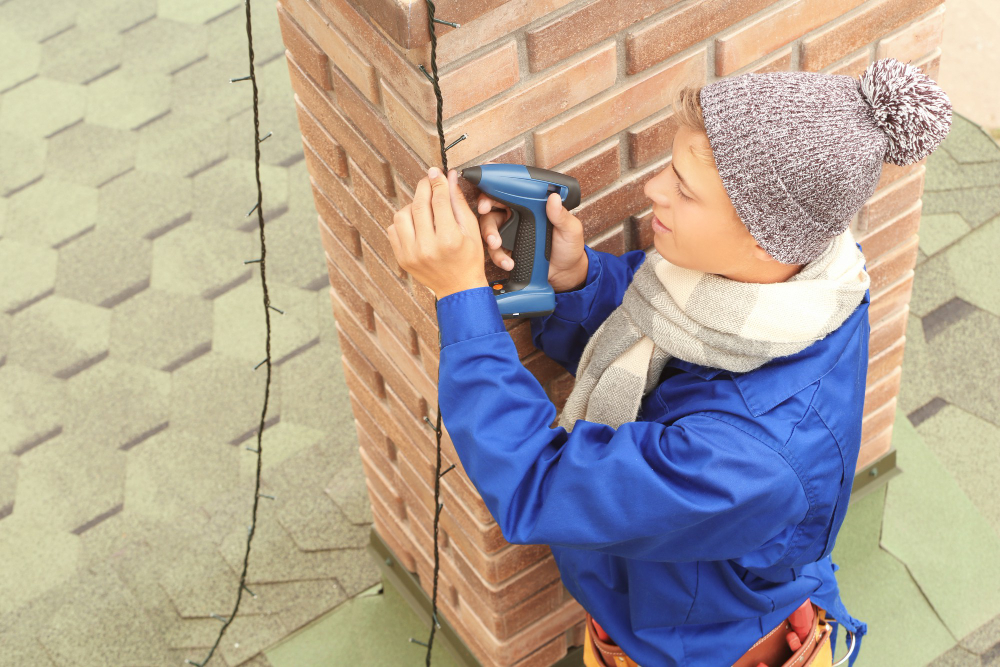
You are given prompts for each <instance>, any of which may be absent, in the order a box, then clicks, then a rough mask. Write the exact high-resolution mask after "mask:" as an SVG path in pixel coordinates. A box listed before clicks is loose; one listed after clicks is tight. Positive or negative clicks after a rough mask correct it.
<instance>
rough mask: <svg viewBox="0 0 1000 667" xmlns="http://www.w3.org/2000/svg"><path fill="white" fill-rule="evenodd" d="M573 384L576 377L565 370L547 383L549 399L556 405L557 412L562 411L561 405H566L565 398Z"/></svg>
mask: <svg viewBox="0 0 1000 667" xmlns="http://www.w3.org/2000/svg"><path fill="white" fill-rule="evenodd" d="M575 386H576V378H575V377H573V376H572V375H570V374H569V373H567V372H565V371H564V372H563V374H562V375H561V376H559V377H557V378H556V379H554V380H553V381H552V382H550V383H549V399H550V400H551V401H552V404H553V405H555V406H556V411H557V412H562V409H563V407H565V405H566V399H568V398H569V395H570V394H571V393H572V392H573V387H575Z"/></svg>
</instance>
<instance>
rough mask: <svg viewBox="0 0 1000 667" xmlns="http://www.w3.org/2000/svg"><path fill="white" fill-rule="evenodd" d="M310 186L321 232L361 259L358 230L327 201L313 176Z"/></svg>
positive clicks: (310, 178) (310, 179)
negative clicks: (335, 238)
mask: <svg viewBox="0 0 1000 667" xmlns="http://www.w3.org/2000/svg"><path fill="white" fill-rule="evenodd" d="M309 184H310V186H311V187H312V192H313V202H314V203H315V204H316V210H317V211H319V216H318V222H319V226H320V232H323V231H324V230H325V231H326V232H328V233H330V234H332V235H335V236H336V237H337V238H338V239H339V240H340V242H341V243H343V244H344V247H345V248H347V250H348V252H350V253H351V254H352V255H354V256H355V257H357V258H358V259H361V234H359V233H358V230H357V228H356V227H355V226H354V225H352V224H351V223H349V222H348V221H347V220H345V219H344V216H342V215H341V214H340V211H338V210H337V207H336V206H334V205H333V202H331V201H330V200H329V199H327V198H326V195H324V194H323V192H322V191H321V190H320V189H319V186H318V185H316V181H315V180H313V178H312V176H310V177H309Z"/></svg>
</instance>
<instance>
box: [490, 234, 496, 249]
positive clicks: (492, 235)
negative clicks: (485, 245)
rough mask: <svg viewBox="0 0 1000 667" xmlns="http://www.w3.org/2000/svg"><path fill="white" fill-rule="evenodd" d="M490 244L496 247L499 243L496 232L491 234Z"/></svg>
mask: <svg viewBox="0 0 1000 667" xmlns="http://www.w3.org/2000/svg"><path fill="white" fill-rule="evenodd" d="M490 245H491V246H493V247H494V248H495V247H496V245H497V237H496V234H490Z"/></svg>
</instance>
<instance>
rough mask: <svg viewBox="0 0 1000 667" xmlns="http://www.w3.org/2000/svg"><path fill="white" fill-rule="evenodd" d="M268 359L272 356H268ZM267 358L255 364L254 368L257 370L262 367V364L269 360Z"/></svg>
mask: <svg viewBox="0 0 1000 667" xmlns="http://www.w3.org/2000/svg"><path fill="white" fill-rule="evenodd" d="M267 359H270V357H268V358H267ZM267 359H265V360H264V361H262V362H260V363H259V364H257V365H256V366H254V367H253V369H254V370H257V369H258V368H260V367H261V364H263V363H264V362H265V361H267Z"/></svg>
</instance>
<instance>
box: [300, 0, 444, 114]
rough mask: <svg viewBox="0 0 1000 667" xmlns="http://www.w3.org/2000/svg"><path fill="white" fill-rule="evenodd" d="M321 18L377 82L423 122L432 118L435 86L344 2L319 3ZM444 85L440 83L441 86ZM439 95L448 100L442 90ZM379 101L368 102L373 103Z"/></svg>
mask: <svg viewBox="0 0 1000 667" xmlns="http://www.w3.org/2000/svg"><path fill="white" fill-rule="evenodd" d="M317 4H318V5H319V7H320V8H321V9H322V11H323V14H325V15H326V17H327V18H328V19H329V20H330V22H331V23H333V24H334V25H336V26H339V27H340V28H341V29H342V30H343V33H344V35H345V36H346V37H347V39H348V40H349V41H350V43H351V44H353V45H354V47H355V48H356V49H357V50H358V51H360V52H361V54H362V55H363V56H364V57H365V59H366V60H368V62H370V63H372V65H374V66H375V69H376V70H377V71H378V75H379V78H380V79H382V80H385V81H387V82H388V83H389V85H391V86H392V87H393V88H395V89H396V90H398V91H400V93H401V94H402V95H404V96H405V97H406V99H407V100H409V101H411V103H412V105H413V108H414V109H415V110H416V111H417V113H419V114H420V115H421V116H422V117H423V118H424V120H425V121H433V120H434V118H435V113H436V111H435V104H436V99H435V96H434V86H433V85H432V84H431V82H430V81H429V80H428V79H427V77H425V76H424V75H423V73H422V72H421V71H420V70H419V69H417V67H416V66H415V65H413V64H412V63H410V62H409V61H407V60H406V59H405V58H404V57H403V56H402V55H401V53H400V52H399V51H398V50H397V49H395V48H393V46H392V45H391V44H390V43H388V42H387V41H386V40H385V38H384V37H383V36H382V34H381V33H380V32H379V31H378V29H376V28H375V27H374V26H373V25H372V24H371V23H370V22H369V21H368V19H366V18H365V17H364V16H362V15H361V13H360V12H358V10H357V9H356V8H355V7H354V5H353V4H352V3H351V2H348V1H347V0H318V2H317ZM442 83H443V82H442ZM441 91H442V95H444V96H447V93H446V92H445V87H444V86H443V85H442V87H441ZM377 99H378V98H377V97H373V98H371V100H372V102H375V101H376V100H377Z"/></svg>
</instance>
